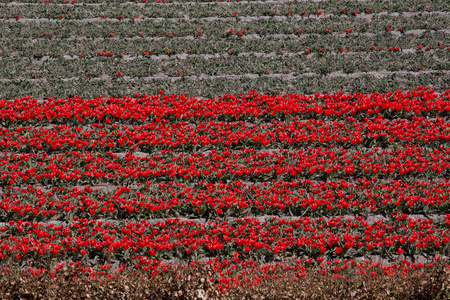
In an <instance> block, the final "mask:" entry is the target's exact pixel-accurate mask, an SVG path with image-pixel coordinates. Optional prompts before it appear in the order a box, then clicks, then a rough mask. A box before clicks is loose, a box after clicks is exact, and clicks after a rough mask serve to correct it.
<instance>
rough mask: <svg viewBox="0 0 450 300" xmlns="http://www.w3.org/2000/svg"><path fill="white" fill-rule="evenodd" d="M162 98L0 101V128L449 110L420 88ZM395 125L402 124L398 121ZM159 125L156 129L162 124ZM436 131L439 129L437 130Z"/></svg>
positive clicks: (449, 94) (446, 95) (447, 100)
mask: <svg viewBox="0 0 450 300" xmlns="http://www.w3.org/2000/svg"><path fill="white" fill-rule="evenodd" d="M164 94H165V92H164V91H161V90H160V91H159V95H158V94H157V95H151V96H148V95H146V94H144V95H139V94H136V95H135V96H136V98H132V97H125V96H124V97H123V99H120V98H109V99H105V98H103V97H102V96H101V95H100V96H99V97H96V98H95V99H88V100H84V99H82V98H80V97H75V98H68V99H47V100H44V101H40V102H38V101H37V100H36V99H31V97H30V96H27V97H25V98H16V99H15V100H0V118H1V122H2V125H3V126H6V127H8V126H10V125H13V124H17V125H19V124H20V125H23V126H25V127H26V126H32V125H38V124H41V125H42V124H48V123H49V122H50V123H53V124H55V123H60V124H74V125H81V124H82V123H83V122H86V123H96V122H99V121H102V122H104V123H105V124H108V123H110V122H113V123H116V122H120V123H135V124H136V123H138V124H139V123H141V124H142V122H145V121H146V122H154V121H156V122H157V123H159V122H162V123H164V124H165V125H168V124H169V121H175V120H177V119H188V120H195V122H196V123H197V124H198V122H201V121H203V120H210V119H216V120H217V119H218V120H219V121H231V122H232V121H238V120H245V121H247V122H255V123H261V122H267V121H268V122H273V120H274V119H275V120H286V121H289V120H290V121H294V122H296V121H298V119H295V118H299V119H302V120H308V119H317V118H326V119H341V120H342V119H346V120H347V121H351V122H355V121H356V120H364V121H365V122H368V120H369V119H368V118H367V115H369V116H370V115H371V114H374V115H375V114H376V115H378V114H380V115H381V116H382V117H385V118H402V119H411V118H413V117H419V116H420V117H430V118H434V117H439V118H442V117H443V116H447V115H448V112H449V111H450V90H446V91H445V92H443V93H442V94H437V93H435V92H434V91H433V90H431V89H428V88H424V87H418V88H417V90H413V91H401V90H397V91H395V93H392V92H389V93H384V94H381V93H374V94H370V95H367V94H358V93H354V94H343V93H342V92H341V93H339V94H324V95H321V94H319V93H316V94H315V95H310V96H306V95H299V94H289V95H286V94H284V95H281V94H280V93H276V94H275V96H271V95H264V94H262V95H260V94H258V93H256V91H255V90H251V91H250V92H248V93H247V94H241V95H238V96H237V95H236V94H224V95H222V96H220V97H219V98H218V99H217V98H216V97H214V98H213V99H198V98H193V97H187V96H186V95H170V96H166V95H164ZM356 118H357V119H356ZM377 120H378V121H377ZM380 120H382V119H379V118H377V119H375V123H377V122H380ZM419 120H422V121H425V123H428V122H429V121H426V120H423V119H420V118H416V119H415V122H417V121H419ZM311 122H319V123H320V122H321V121H313V120H311ZM399 122H400V123H402V121H399ZM436 122H441V123H437V124H439V125H441V126H442V125H444V123H442V119H439V120H437V121H436ZM162 123H161V125H163V124H162ZM275 123H276V121H275ZM181 124H183V123H181V122H180V123H178V125H181ZM235 124H238V123H235ZM404 124H405V123H403V125H404ZM377 125H380V124H377ZM117 126H118V125H117ZM148 126H151V125H147V127H148ZM170 126H172V125H170ZM216 126H217V125H216ZM225 126H226V125H225ZM255 126H256V125H255ZM172 127H173V126H172ZM142 128H144V127H142ZM174 129H175V128H174ZM3 130H4V129H3ZM20 130H24V129H20ZM441 130H445V129H444V128H441Z"/></svg>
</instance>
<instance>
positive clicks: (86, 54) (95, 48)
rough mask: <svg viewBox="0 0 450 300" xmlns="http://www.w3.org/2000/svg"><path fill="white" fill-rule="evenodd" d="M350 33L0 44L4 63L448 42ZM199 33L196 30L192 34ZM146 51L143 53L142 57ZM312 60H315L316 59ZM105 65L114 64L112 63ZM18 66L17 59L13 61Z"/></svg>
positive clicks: (419, 35)
mask: <svg viewBox="0 0 450 300" xmlns="http://www.w3.org/2000/svg"><path fill="white" fill-rule="evenodd" d="M349 29H350V28H347V29H346V30H345V32H340V33H336V31H335V30H334V29H333V28H332V29H330V30H333V31H332V33H330V34H320V32H317V30H315V31H314V32H313V33H311V32H307V31H304V30H300V29H299V31H300V32H299V33H297V31H298V30H296V31H295V34H291V35H284V36H283V35H246V34H244V35H243V36H242V37H241V36H240V35H239V34H238V33H237V31H236V34H235V35H234V37H230V39H231V40H227V39H222V38H220V39H218V38H215V37H214V36H211V37H208V36H207V34H204V33H202V34H201V35H200V36H198V38H192V36H188V37H167V36H166V35H165V34H164V36H166V37H161V35H162V34H163V33H164V32H158V35H159V36H160V37H147V36H146V35H144V36H141V34H139V35H138V36H134V37H128V38H127V37H125V38H122V39H119V38H116V37H111V36H110V37H109V38H94V34H91V33H90V32H89V31H87V32H83V34H81V35H79V36H77V37H75V36H72V37H71V38H70V39H66V38H64V39H62V38H59V37H56V36H55V34H57V33H54V32H52V31H43V32H42V33H43V35H42V36H41V35H40V36H34V39H33V40H30V39H29V38H14V39H13V40H11V39H8V43H6V44H3V45H2V47H1V49H0V51H1V52H0V54H1V55H2V56H3V57H4V58H3V59H6V57H15V56H18V55H20V56H22V57H29V58H30V59H31V58H35V59H40V58H43V57H44V56H48V57H53V58H59V57H60V55H76V56H78V57H79V56H80V54H82V55H83V58H90V57H95V56H98V55H99V54H98V53H99V52H100V53H102V52H104V53H106V52H108V53H114V56H115V57H118V58H121V54H124V55H143V56H145V57H147V58H149V57H151V54H154V55H158V54H164V55H167V51H171V56H170V57H171V58H175V57H176V56H174V55H172V54H180V53H185V54H188V55H189V54H191V53H192V54H216V53H220V54H224V53H227V54H229V52H230V51H232V55H234V54H239V53H249V52H250V53H252V52H263V53H272V52H275V53H279V51H285V52H286V51H288V52H295V53H303V52H305V51H306V50H309V51H310V52H311V53H320V52H321V51H320V49H321V48H324V49H326V50H327V51H329V50H334V51H335V52H342V51H340V48H343V49H344V50H345V52H347V50H348V49H351V50H352V51H362V52H367V51H373V52H380V48H382V49H383V50H381V52H383V51H389V47H393V48H394V50H395V47H398V48H399V51H403V49H418V47H419V46H422V47H423V49H422V52H423V51H425V53H427V52H426V51H427V47H430V49H441V45H443V46H444V48H447V46H448V43H446V41H448V32H447V31H435V30H431V31H425V30H424V31H413V30H405V31H404V34H401V32H399V31H397V30H398V28H395V31H394V29H392V31H390V32H386V31H383V32H374V33H367V36H366V35H365V34H360V33H358V32H356V31H359V30H360V29H356V28H353V29H352V30H355V33H351V34H347V30H349ZM324 33H325V32H324ZM197 34H198V32H197V33H196V34H195V36H197ZM247 34H248V32H247ZM342 34H344V35H345V36H344V37H343V36H342ZM78 38H83V40H78ZM3 39H4V38H3ZM230 42H233V43H230ZM130 43H132V45H133V47H132V49H130ZM372 46H373V47H375V49H373V48H372ZM55 49H58V50H57V51H56V50H55ZM191 51H192V52H191ZM145 52H147V54H144V53H145ZM233 53H234V54H233ZM442 53H443V54H444V53H446V52H442ZM316 59H318V58H317V57H316ZM108 61H109V62H110V63H111V62H112V60H111V59H109V60H108ZM20 62H21V61H17V63H20ZM176 70H178V68H176Z"/></svg>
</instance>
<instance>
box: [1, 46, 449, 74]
mask: <svg viewBox="0 0 450 300" xmlns="http://www.w3.org/2000/svg"><path fill="white" fill-rule="evenodd" d="M334 47H336V46H334ZM391 48H392V49H394V48H393V47H391ZM342 49H344V48H342ZM376 49H379V48H378V47H377V48H376ZM322 50H323V51H321V50H320V51H319V52H320V53H322V54H321V55H320V56H319V57H317V56H315V57H312V58H311V59H305V56H308V53H307V52H303V53H298V54H296V55H293V56H291V57H290V58H289V59H288V58H285V57H278V55H273V56H270V57H258V58H257V59H250V60H249V57H245V56H238V57H235V56H230V55H228V56H225V57H212V58H208V59H199V57H189V56H188V57H187V59H184V60H182V63H180V60H179V59H170V60H166V59H164V60H160V59H159V60H153V59H148V58H146V57H145V56H144V57H142V58H139V59H134V60H131V61H130V60H124V59H108V58H98V59H95V60H90V59H80V60H66V59H62V58H59V59H55V60H45V61H41V60H35V59H31V60H29V59H28V60H25V59H23V57H22V58H20V59H19V58H4V59H2V64H3V65H4V66H5V68H4V69H2V70H1V71H0V77H4V78H9V79H10V80H13V79H22V78H51V77H53V76H54V75H55V74H58V76H60V77H62V78H71V77H74V76H76V77H84V76H86V77H88V78H92V77H100V76H102V75H104V74H106V75H109V76H114V77H115V76H117V77H120V76H131V77H138V78H139V77H151V76H161V75H163V76H196V75H199V74H206V75H214V76H221V75H239V74H273V73H275V74H292V75H294V76H297V75H300V76H301V75H302V74H304V73H308V74H309V73H316V74H320V75H326V74H330V73H334V72H340V71H342V72H344V73H348V74H351V73H354V72H362V71H364V72H367V71H370V72H376V71H385V70H390V71H400V70H402V71H420V70H450V62H449V61H448V60H446V59H444V57H446V56H448V55H449V50H450V49H447V48H442V49H440V50H438V51H437V53H435V55H436V56H439V55H441V56H442V59H439V58H436V56H431V55H426V54H424V53H421V52H417V53H395V52H393V53H389V52H387V53H386V52H384V53H379V52H374V53H361V54H354V55H332V54H328V53H327V52H328V51H329V49H328V48H327V49H325V48H322ZM335 50H336V51H339V48H336V49H335ZM307 51H309V52H310V51H311V50H307ZM393 51H394V50H393ZM169 52H170V51H169ZM144 53H145V52H144ZM281 53H282V52H281ZM287 60H289V63H288V64H287V63H286V61H287ZM330 60H331V62H330ZM18 61H20V62H18Z"/></svg>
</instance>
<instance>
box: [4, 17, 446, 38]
mask: <svg viewBox="0 0 450 300" xmlns="http://www.w3.org/2000/svg"><path fill="white" fill-rule="evenodd" d="M44 20H45V19H44ZM97 23H98V22H93V21H89V20H87V21H86V23H85V24H83V26H80V24H79V22H76V21H71V20H64V21H58V22H56V21H47V22H38V21H35V22H16V21H13V22H5V21H3V22H0V37H1V38H4V37H8V38H14V37H26V38H36V37H47V36H48V33H46V32H48V31H50V32H52V33H53V34H54V35H53V36H54V37H58V38H69V37H74V36H85V35H86V34H87V33H90V32H92V33H91V34H92V35H93V36H94V37H112V36H116V37H131V36H140V35H141V34H144V35H145V36H161V33H157V32H156V30H157V31H159V32H164V33H171V34H173V33H175V34H176V36H189V35H196V34H197V33H198V31H201V32H204V33H205V34H210V35H214V36H216V37H223V38H226V37H228V38H229V40H230V41H233V40H234V38H233V37H234V35H235V34H233V33H234V32H235V33H236V34H237V33H238V31H241V32H242V31H243V30H245V32H246V33H249V34H278V33H282V34H295V33H297V30H301V31H303V32H313V30H314V31H318V32H326V30H327V29H330V30H333V31H334V32H347V31H348V30H349V29H353V28H357V29H358V32H380V31H386V30H387V29H388V28H394V29H398V28H400V27H402V28H405V30H413V29H425V30H442V29H448V27H449V25H450V21H449V18H448V16H447V15H445V14H443V15H441V14H427V15H423V16H420V15H416V16H412V17H411V16H388V15H379V16H374V17H372V18H350V17H349V18H342V17H340V16H331V17H327V18H307V19H301V18H300V19H295V18H293V19H291V18H289V19H272V18H269V17H268V18H267V19H261V18H251V17H249V18H248V19H241V20H239V18H238V19H237V20H236V19H235V18H229V19H225V20H215V21H211V20H209V19H207V18H205V19H197V20H188V19H168V20H167V21H164V19H157V20H155V19H153V20H140V21H136V20H133V21H130V22H126V23H125V24H126V25H128V26H126V25H125V26H124V23H122V22H118V21H112V20H103V21H102V22H101V23H100V24H101V26H99V24H97ZM111 33H112V34H113V35H111Z"/></svg>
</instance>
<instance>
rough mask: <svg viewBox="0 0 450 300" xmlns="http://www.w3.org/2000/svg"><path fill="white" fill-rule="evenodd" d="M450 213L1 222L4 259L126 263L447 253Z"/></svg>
mask: <svg viewBox="0 0 450 300" xmlns="http://www.w3.org/2000/svg"><path fill="white" fill-rule="evenodd" d="M449 225H450V215H446V216H442V217H441V218H440V219H439V220H432V219H415V220H414V219H411V218H409V217H408V215H407V214H400V213H395V214H392V218H391V221H389V220H378V221H376V222H375V223H372V224H370V223H368V222H367V221H366V219H365V218H363V217H356V218H354V219H352V218H347V219H344V218H343V217H342V216H341V217H337V218H332V219H329V220H325V219H323V218H318V219H310V218H308V217H304V218H298V219H293V220H286V219H279V218H276V217H271V218H269V219H267V218H266V219H265V220H264V221H260V220H258V219H254V218H243V219H239V218H238V219H236V220H226V221H218V220H216V221H209V222H207V223H205V224H203V223H199V222H196V221H194V220H192V221H180V220H179V219H166V220H165V221H156V222H149V221H148V220H145V219H144V220H140V221H139V222H129V221H125V222H123V221H113V222H107V221H99V220H88V219H80V218H77V217H74V218H73V223H71V224H69V225H64V224H60V225H58V224H46V225H44V224H39V223H36V222H23V221H17V222H15V221H9V222H8V223H7V224H6V225H3V226H1V227H0V230H1V231H2V232H3V233H2V237H1V239H0V258H1V259H2V260H3V261H5V260H16V259H19V260H21V259H22V260H26V259H32V260H34V261H35V262H38V261H45V260H48V259H49V258H55V257H64V255H66V254H70V255H71V257H73V258H75V259H80V258H81V257H83V256H85V255H88V256H89V257H92V258H93V257H94V256H99V258H100V259H117V260H120V261H122V262H129V260H130V259H136V258H137V257H138V256H139V255H142V256H146V257H148V258H152V257H154V258H156V259H161V258H167V259H170V258H173V257H178V258H183V259H187V258H189V257H211V256H214V257H215V256H217V255H222V256H224V257H230V256H231V255H233V253H235V252H237V253H239V255H240V256H241V257H243V258H255V257H260V256H261V255H264V256H266V257H274V255H279V254H281V255H284V256H294V257H297V256H306V257H320V256H323V255H327V256H328V257H352V258H354V257H358V256H363V255H371V254H373V255H381V256H383V257H385V256H386V257H391V256H392V255H401V254H405V255H406V254H407V255H422V254H424V255H428V254H431V255H444V254H445V251H446V249H447V244H448V243H449V242H450V235H449V228H450V226H449Z"/></svg>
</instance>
